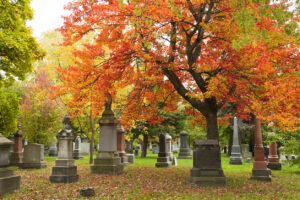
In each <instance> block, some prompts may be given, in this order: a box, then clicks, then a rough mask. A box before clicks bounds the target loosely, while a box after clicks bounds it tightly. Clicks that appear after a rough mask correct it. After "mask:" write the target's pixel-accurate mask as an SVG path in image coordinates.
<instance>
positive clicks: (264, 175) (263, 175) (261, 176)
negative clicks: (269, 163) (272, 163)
mask: <svg viewBox="0 0 300 200" xmlns="http://www.w3.org/2000/svg"><path fill="white" fill-rule="evenodd" d="M251 179H255V180H259V181H271V170H270V169H252V176H251Z"/></svg>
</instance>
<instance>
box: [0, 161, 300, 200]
mask: <svg viewBox="0 0 300 200" xmlns="http://www.w3.org/2000/svg"><path fill="white" fill-rule="evenodd" d="M55 159H56V158H53V157H51V158H50V157H46V161H47V162H48V167H47V168H44V169H36V170H21V169H16V170H15V174H18V175H21V177H22V178H21V189H20V190H19V191H16V192H15V193H12V194H6V195H4V196H2V198H3V199H80V198H82V199H84V198H83V197H80V194H79V190H80V189H81V188H84V187H94V189H95V191H96V197H94V198H93V199H300V169H299V168H297V167H288V166H283V170H281V171H272V182H271V183H266V182H259V181H254V180H250V179H249V178H250V176H251V169H252V164H249V163H244V164H243V165H241V166H236V165H229V164H228V163H229V158H228V157H226V156H222V165H223V170H224V173H225V175H226V177H227V185H226V187H219V188H202V187H195V186H192V185H191V184H190V183H189V175H190V169H191V167H192V160H178V166H177V167H171V168H167V169H161V168H159V169H158V168H155V167H154V165H155V162H156V155H150V157H149V158H144V159H142V158H139V157H138V158H136V163H135V164H134V165H131V166H129V167H126V168H125V170H124V173H123V174H122V175H117V176H110V175H94V174H91V173H90V167H89V164H88V157H87V156H85V157H84V159H83V160H80V161H76V165H77V167H78V174H79V176H80V178H79V181H78V182H76V183H71V184H53V183H50V182H49V176H50V175H51V168H52V166H53V165H54V161H55ZM0 199H1V197H0Z"/></svg>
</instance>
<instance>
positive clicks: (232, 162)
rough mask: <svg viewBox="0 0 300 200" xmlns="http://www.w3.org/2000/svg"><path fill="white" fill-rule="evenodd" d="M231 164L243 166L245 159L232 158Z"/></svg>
mask: <svg viewBox="0 0 300 200" xmlns="http://www.w3.org/2000/svg"><path fill="white" fill-rule="evenodd" d="M229 164H231V165H242V164H243V159H242V157H241V156H240V157H233V156H230V161H229Z"/></svg>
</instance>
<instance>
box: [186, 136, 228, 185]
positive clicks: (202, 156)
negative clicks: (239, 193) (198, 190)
mask: <svg viewBox="0 0 300 200" xmlns="http://www.w3.org/2000/svg"><path fill="white" fill-rule="evenodd" d="M190 181H191V183H192V184H196V185H198V186H225V184H226V178H225V176H224V173H223V170H222V167H221V155H220V147H219V143H218V141H217V140H195V141H194V152H193V168H192V169H191V178H190Z"/></svg>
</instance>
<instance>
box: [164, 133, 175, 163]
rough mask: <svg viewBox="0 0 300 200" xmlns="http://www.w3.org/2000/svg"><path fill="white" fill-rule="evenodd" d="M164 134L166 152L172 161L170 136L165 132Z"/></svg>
mask: <svg viewBox="0 0 300 200" xmlns="http://www.w3.org/2000/svg"><path fill="white" fill-rule="evenodd" d="M165 135H166V137H165V138H166V152H167V153H168V155H169V159H170V162H171V163H172V161H173V153H172V149H171V146H172V144H171V141H172V137H171V136H170V135H169V134H167V133H166V134H165Z"/></svg>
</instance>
